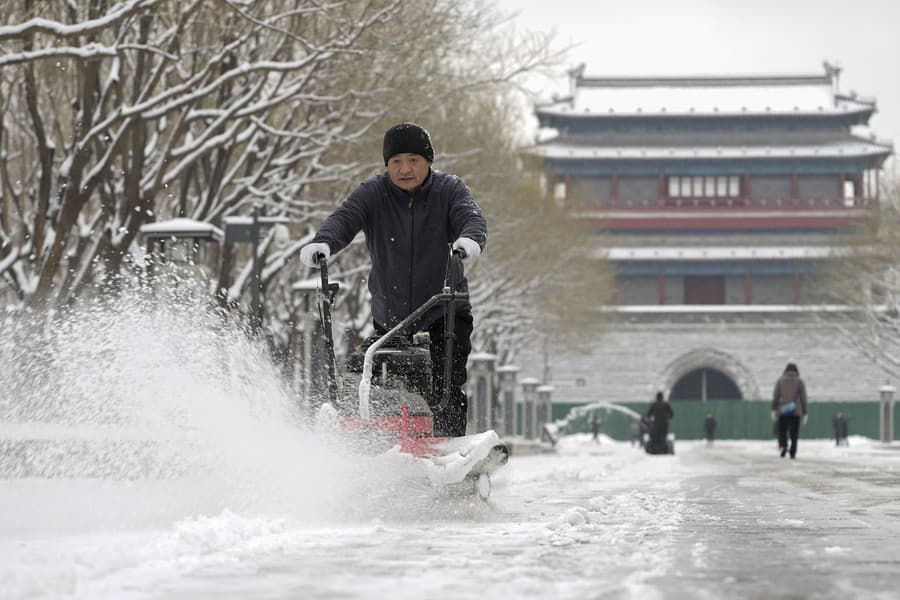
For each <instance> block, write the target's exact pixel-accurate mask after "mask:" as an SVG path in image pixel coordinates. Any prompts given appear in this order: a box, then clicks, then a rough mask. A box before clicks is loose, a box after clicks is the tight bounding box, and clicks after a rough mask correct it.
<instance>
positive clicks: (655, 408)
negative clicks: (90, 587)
mask: <svg viewBox="0 0 900 600" xmlns="http://www.w3.org/2000/svg"><path fill="white" fill-rule="evenodd" d="M673 415H674V413H673V412H672V405H671V404H669V403H668V402H666V401H665V400H657V401H656V402H654V403H653V404H651V405H650V408H649V409H648V410H647V417H648V418H651V417H652V418H653V422H654V423H657V424H661V423H665V424H667V425H668V423H669V419H671V418H672V416H673Z"/></svg>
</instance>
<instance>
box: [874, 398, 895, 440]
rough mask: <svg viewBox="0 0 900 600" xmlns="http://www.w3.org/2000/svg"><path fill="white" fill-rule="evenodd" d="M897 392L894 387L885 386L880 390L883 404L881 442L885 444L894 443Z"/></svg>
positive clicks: (880, 412) (881, 407)
mask: <svg viewBox="0 0 900 600" xmlns="http://www.w3.org/2000/svg"><path fill="white" fill-rule="evenodd" d="M895 391H897V388H895V387H894V386H892V385H883V386H881V387H880V388H878V392H879V393H880V394H881V404H880V407H879V408H880V410H879V411H878V414H879V415H880V427H879V431H880V432H881V441H882V443H884V444H890V443H891V442H893V441H894V392H895Z"/></svg>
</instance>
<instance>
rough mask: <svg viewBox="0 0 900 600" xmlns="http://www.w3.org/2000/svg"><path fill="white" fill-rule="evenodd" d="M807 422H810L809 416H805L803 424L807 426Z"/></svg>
mask: <svg viewBox="0 0 900 600" xmlns="http://www.w3.org/2000/svg"><path fill="white" fill-rule="evenodd" d="M807 421H809V415H803V424H804V425H806V422H807Z"/></svg>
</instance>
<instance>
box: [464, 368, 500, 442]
mask: <svg viewBox="0 0 900 600" xmlns="http://www.w3.org/2000/svg"><path fill="white" fill-rule="evenodd" d="M496 362H497V357H496V356H495V355H493V354H488V353H486V352H473V353H472V354H470V355H469V389H470V390H471V393H470V394H469V412H468V416H467V418H466V431H467V433H481V432H483V431H487V430H488V429H491V427H493V421H492V419H491V412H492V411H493V404H494V364H495V363H496Z"/></svg>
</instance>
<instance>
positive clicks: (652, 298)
mask: <svg viewBox="0 0 900 600" xmlns="http://www.w3.org/2000/svg"><path fill="white" fill-rule="evenodd" d="M668 286H669V282H668V280H667V281H666V292H667V293H668ZM616 296H617V298H618V301H619V304H659V278H658V277H656V276H648V277H637V276H635V277H619V278H618V279H617V280H616ZM679 302H680V300H679Z"/></svg>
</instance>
